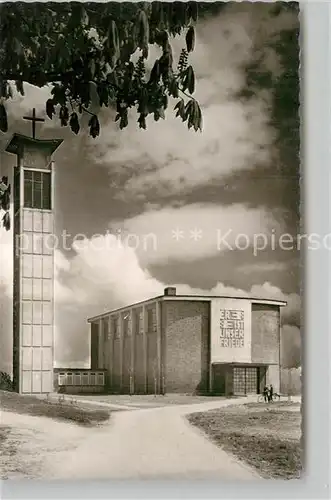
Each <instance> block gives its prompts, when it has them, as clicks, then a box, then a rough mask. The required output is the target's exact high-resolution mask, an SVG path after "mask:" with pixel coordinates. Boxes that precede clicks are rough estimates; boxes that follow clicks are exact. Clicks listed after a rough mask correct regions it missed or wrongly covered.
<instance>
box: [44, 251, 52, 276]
mask: <svg viewBox="0 0 331 500" xmlns="http://www.w3.org/2000/svg"><path fill="white" fill-rule="evenodd" d="M42 260H43V266H42V267H43V278H52V277H53V275H54V266H53V258H52V257H51V256H49V255H43V256H42Z"/></svg>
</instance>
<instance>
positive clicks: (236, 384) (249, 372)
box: [233, 366, 260, 395]
mask: <svg viewBox="0 0 331 500" xmlns="http://www.w3.org/2000/svg"><path fill="white" fill-rule="evenodd" d="M233 393H234V394H238V395H246V394H259V393H260V376H259V368H258V367H256V366H236V367H234V368H233Z"/></svg>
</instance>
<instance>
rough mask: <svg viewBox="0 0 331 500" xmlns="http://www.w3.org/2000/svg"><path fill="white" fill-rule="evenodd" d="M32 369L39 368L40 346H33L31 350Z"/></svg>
mask: <svg viewBox="0 0 331 500" xmlns="http://www.w3.org/2000/svg"><path fill="white" fill-rule="evenodd" d="M32 369H33V370H41V348H40V347H35V348H33V351H32Z"/></svg>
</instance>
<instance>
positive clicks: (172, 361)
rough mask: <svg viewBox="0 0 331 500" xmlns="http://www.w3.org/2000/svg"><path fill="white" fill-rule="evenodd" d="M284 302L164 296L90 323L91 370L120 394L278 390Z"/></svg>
mask: <svg viewBox="0 0 331 500" xmlns="http://www.w3.org/2000/svg"><path fill="white" fill-rule="evenodd" d="M285 305H286V303H285V302H283V301H276V300H267V299H265V300H264V299H255V298H239V297H238V298H234V297H216V296H192V295H177V293H176V289H175V288H171V287H169V288H166V289H165V290H164V295H162V296H158V297H154V298H152V299H150V300H146V301H144V302H141V303H136V304H132V305H130V306H127V307H123V308H121V309H118V310H114V311H110V312H107V313H104V314H101V315H99V316H95V317H93V318H89V319H88V322H89V323H90V328H91V367H90V368H91V370H95V371H96V370H103V371H104V372H105V376H106V386H107V390H108V391H109V392H111V393H122V394H165V393H186V394H220V395H244V394H252V393H253V394H258V393H260V392H262V390H263V387H264V386H265V385H266V384H273V386H274V390H275V391H277V392H279V386H280V328H281V326H280V314H281V307H282V306H285Z"/></svg>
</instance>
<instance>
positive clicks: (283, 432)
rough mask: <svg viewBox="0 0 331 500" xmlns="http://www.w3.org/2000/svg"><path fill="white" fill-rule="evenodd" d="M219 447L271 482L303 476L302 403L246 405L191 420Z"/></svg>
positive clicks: (192, 416)
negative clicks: (271, 480)
mask: <svg viewBox="0 0 331 500" xmlns="http://www.w3.org/2000/svg"><path fill="white" fill-rule="evenodd" d="M188 420H189V422H190V423H191V424H192V425H195V426H197V427H198V428H199V429H201V430H202V431H203V432H205V433H206V434H207V435H208V436H209V437H210V438H211V439H212V440H213V441H214V442H215V443H216V444H217V445H219V446H221V447H222V448H223V449H224V450H225V451H227V452H228V453H231V454H232V455H234V456H236V457H237V458H239V459H240V460H242V461H244V462H246V463H247V464H249V465H250V466H252V467H254V468H255V469H256V470H257V471H258V472H259V474H260V475H261V476H262V477H264V478H268V479H271V478H273V479H298V478H300V474H301V468H302V465H301V462H302V458H301V455H302V451H301V443H300V438H301V431H300V429H301V414H300V405H299V403H287V402H281V403H272V405H265V404H264V403H261V404H256V403H252V404H247V405H242V406H236V407H227V408H222V409H219V410H212V411H208V412H204V413H193V414H191V415H189V416H188Z"/></svg>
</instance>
